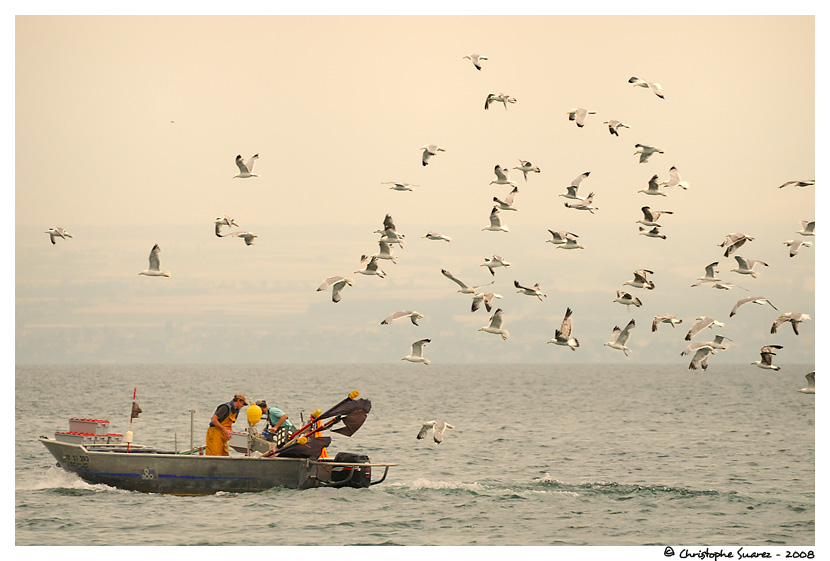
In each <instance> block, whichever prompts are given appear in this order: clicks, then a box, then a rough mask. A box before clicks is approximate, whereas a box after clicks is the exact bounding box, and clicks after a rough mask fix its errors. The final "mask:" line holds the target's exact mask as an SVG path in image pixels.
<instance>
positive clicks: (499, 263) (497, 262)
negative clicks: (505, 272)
mask: <svg viewBox="0 0 830 561" xmlns="http://www.w3.org/2000/svg"><path fill="white" fill-rule="evenodd" d="M509 266H510V263H508V262H507V261H505V260H504V258H503V257H499V256H498V255H493V258H492V259H490V258H488V257H485V258H484V263H482V264H481V265H479V267H487V268H488V269H490V274H491V275H493V276H494V277H495V276H496V273H494V272H493V269H495V268H496V267H509Z"/></svg>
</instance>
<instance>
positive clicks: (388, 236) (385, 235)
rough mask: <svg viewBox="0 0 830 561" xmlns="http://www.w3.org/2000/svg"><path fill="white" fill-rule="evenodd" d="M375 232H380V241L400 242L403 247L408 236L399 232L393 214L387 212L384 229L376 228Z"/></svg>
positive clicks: (388, 242)
mask: <svg viewBox="0 0 830 561" xmlns="http://www.w3.org/2000/svg"><path fill="white" fill-rule="evenodd" d="M374 233H375V234H380V241H382V242H386V243H387V244H390V245H391V244H398V245H399V246H401V247H403V240H404V238H405V237H406V236H404V235H403V234H399V233H398V230H397V228H395V222H394V221H393V220H392V215H391V214H387V215H386V216H385V217H384V219H383V229H381V230H375V232H374Z"/></svg>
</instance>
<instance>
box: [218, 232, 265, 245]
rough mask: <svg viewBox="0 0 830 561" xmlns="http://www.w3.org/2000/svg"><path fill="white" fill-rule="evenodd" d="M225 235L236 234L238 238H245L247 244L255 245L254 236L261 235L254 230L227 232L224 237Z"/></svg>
mask: <svg viewBox="0 0 830 561" xmlns="http://www.w3.org/2000/svg"><path fill="white" fill-rule="evenodd" d="M225 236H236V237H237V238H242V239H243V240H245V245H254V238H258V237H259V236H257V235H256V234H254V233H253V232H228V233H227V234H224V236H222V237H225Z"/></svg>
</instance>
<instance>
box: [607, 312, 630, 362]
mask: <svg viewBox="0 0 830 561" xmlns="http://www.w3.org/2000/svg"><path fill="white" fill-rule="evenodd" d="M632 329H634V320H633V319H632V320H631V321H629V322H628V325H626V326H625V328H624V329H622V330H621V329H620V328H619V327H617V326H616V325H615V326H614V330H613V331H612V332H611V341H608V342H607V343H605V346H606V347H611V348H612V349H617V350H620V351H622V352H623V354H624V355H625V356H628V351H630V350H631V349H629V348H628V347H626V346H625V344H626V343H627V342H628V337H629V335H631V330H632Z"/></svg>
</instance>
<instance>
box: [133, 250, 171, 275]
mask: <svg viewBox="0 0 830 561" xmlns="http://www.w3.org/2000/svg"><path fill="white" fill-rule="evenodd" d="M160 251H161V248H160V247H159V244H155V245H154V246H153V249H151V250H150V266H149V267H148V268H147V269H144V270H143V271H141V272H140V273H138V274H139V275H147V276H148V277H169V276H170V272H169V271H162V270H160V269H159V252H160Z"/></svg>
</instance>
